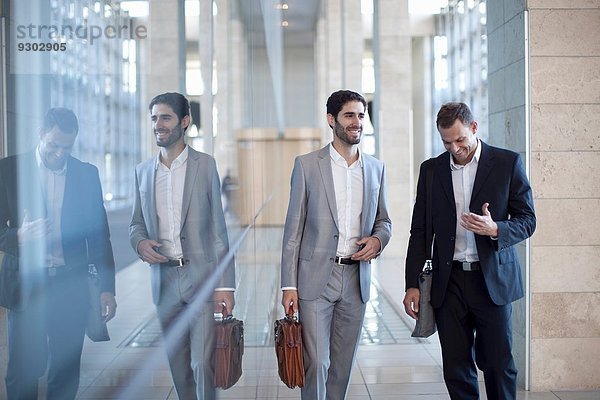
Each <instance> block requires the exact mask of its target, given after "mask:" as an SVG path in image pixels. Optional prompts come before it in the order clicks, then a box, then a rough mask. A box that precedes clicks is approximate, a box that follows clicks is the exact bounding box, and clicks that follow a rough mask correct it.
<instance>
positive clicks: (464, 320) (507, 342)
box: [435, 269, 517, 400]
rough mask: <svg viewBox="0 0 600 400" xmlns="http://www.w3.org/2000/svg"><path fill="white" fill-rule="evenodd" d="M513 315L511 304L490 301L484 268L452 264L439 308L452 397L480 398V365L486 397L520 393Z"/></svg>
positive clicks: (500, 399)
mask: <svg viewBox="0 0 600 400" xmlns="http://www.w3.org/2000/svg"><path fill="white" fill-rule="evenodd" d="M511 315H512V306H511V304H507V305H503V306H498V305H496V304H494V303H493V302H492V300H491V299H490V296H489V294H488V291H487V288H486V285H485V281H484V278H483V274H482V272H481V271H462V270H460V269H453V270H452V273H451V275H450V281H449V283H448V288H447V291H446V296H445V298H444V302H443V304H442V306H441V307H440V308H438V309H436V310H435V317H436V323H437V326H438V331H439V338H440V344H441V346H442V360H443V369H444V380H445V382H446V387H447V388H448V392H449V394H450V398H451V399H456V400H476V399H479V387H478V384H477V369H476V365H477V367H479V369H481V370H482V371H483V373H484V379H485V388H486V394H487V398H488V400H511V399H515V398H516V381H517V369H516V367H515V363H514V360H513V357H512V352H511V348H512V321H511Z"/></svg>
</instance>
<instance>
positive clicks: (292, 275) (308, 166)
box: [281, 145, 392, 302]
mask: <svg viewBox="0 0 600 400" xmlns="http://www.w3.org/2000/svg"><path fill="white" fill-rule="evenodd" d="M362 160H363V210H362V217H361V222H360V229H361V237H365V236H375V237H377V238H378V239H379V240H380V241H381V250H383V248H384V247H385V246H386V245H387V243H388V242H389V240H390V236H391V228H392V223H391V221H390V218H389V216H388V211H387V207H386V203H385V173H384V166H383V163H382V162H381V161H379V160H377V159H375V158H373V157H371V156H369V155H367V154H362ZM337 215H338V214H337V204H336V199H335V189H334V186H333V172H332V170H331V157H330V155H329V145H327V146H325V147H324V148H322V149H320V150H317V151H314V152H312V153H309V154H305V155H303V156H299V157H296V160H295V163H294V170H293V172H292V179H291V191H290V202H289V206H288V211H287V217H286V220H285V228H284V234H283V252H282V257H281V286H282V287H297V288H298V297H299V298H301V299H305V300H314V299H316V298H317V297H319V295H321V293H322V292H323V290H324V289H325V286H326V285H327V282H328V281H329V277H330V276H331V272H332V271H333V267H334V258H335V256H336V251H337V246H338V235H339V226H338V221H337ZM370 285H371V264H370V263H369V262H366V261H361V262H360V289H361V296H362V300H363V302H367V301H368V300H369V288H370Z"/></svg>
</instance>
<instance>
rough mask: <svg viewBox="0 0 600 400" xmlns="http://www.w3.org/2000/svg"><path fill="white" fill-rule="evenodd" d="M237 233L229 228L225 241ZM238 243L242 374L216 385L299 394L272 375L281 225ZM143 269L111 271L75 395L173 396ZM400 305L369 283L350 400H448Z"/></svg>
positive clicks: (267, 394) (242, 391)
mask: <svg viewBox="0 0 600 400" xmlns="http://www.w3.org/2000/svg"><path fill="white" fill-rule="evenodd" d="M240 232H241V231H237V232H234V233H233V234H232V236H234V238H233V240H232V242H235V235H239V234H240ZM240 243H241V244H240V247H239V249H238V254H237V267H236V268H237V278H238V287H237V291H236V302H237V304H236V307H235V312H234V315H235V317H236V318H238V319H242V320H244V324H245V340H246V349H245V353H244V359H243V365H244V372H243V375H242V377H241V379H240V381H239V382H238V383H237V384H236V385H235V386H233V387H232V388H230V389H228V390H224V391H219V393H218V394H219V398H222V399H299V398H300V391H299V390H298V389H295V390H292V389H288V388H287V387H286V386H285V385H283V384H282V383H281V382H280V381H279V378H278V376H277V370H276V360H275V354H274V350H273V347H272V337H271V329H272V326H273V321H274V319H275V318H280V317H281V316H282V314H283V310H282V307H281V306H280V305H279V301H280V292H279V282H278V279H279V278H278V275H279V274H278V265H279V257H280V255H279V250H278V249H279V246H280V244H281V232H280V229H276V228H263V229H260V230H256V231H252V232H251V233H250V234H249V235H248V236H247V237H246V238H245V239H244V240H243V241H240ZM379 262H380V263H382V264H384V263H386V260H385V259H383V260H381V261H379ZM149 275H150V274H149V269H148V267H147V265H146V264H144V263H142V262H141V261H135V262H133V263H132V264H130V265H129V266H128V267H126V268H123V269H122V270H121V271H119V273H118V274H117V300H118V304H119V305H118V312H117V316H116V317H115V319H114V320H113V321H111V322H110V323H109V330H110V333H111V337H112V340H111V341H110V342H105V343H92V342H90V341H88V340H87V339H86V343H85V348H84V353H83V357H82V379H81V385H80V390H79V393H78V398H79V399H144V400H154V399H156V400H159V399H160V400H174V399H177V396H176V394H175V392H174V390H173V386H172V382H171V378H170V374H169V370H168V366H167V362H166V357H165V355H164V349H163V347H162V341H161V339H160V328H159V326H158V324H157V321H156V318H155V316H154V307H153V304H152V301H151V298H150V282H149V278H150V276H149ZM399 310H400V308H399V306H398V304H395V302H394V300H392V299H390V298H388V297H386V295H385V293H384V292H383V291H381V290H379V288H378V285H377V284H376V283H375V284H374V286H373V288H372V298H371V301H370V302H369V304H368V308H367V314H366V318H365V323H364V325H363V335H362V338H361V345H360V346H359V350H358V355H357V361H356V365H355V368H354V371H353V374H352V378H351V385H350V393H349V396H348V399H349V400H367V399H373V400H388V399H390V400H391V399H399V400H412V399H421V400H429V399H431V400H436V399H448V394H447V392H446V388H445V386H444V383H443V377H442V369H441V357H440V350H439V343H438V341H437V337H436V336H435V335H434V336H433V337H432V338H430V339H426V340H417V339H413V338H411V337H410V330H409V328H408V326H407V324H406V322H405V320H404V319H403V316H402V315H401V313H400V311H399ZM481 387H482V389H483V382H482V381H481ZM482 393H484V392H483V390H482ZM518 398H519V399H529V400H556V399H562V400H584V399H585V400H593V399H596V400H600V392H544V393H534V392H524V391H523V392H519V395H518ZM482 399H485V394H482ZM182 400H183V399H182Z"/></svg>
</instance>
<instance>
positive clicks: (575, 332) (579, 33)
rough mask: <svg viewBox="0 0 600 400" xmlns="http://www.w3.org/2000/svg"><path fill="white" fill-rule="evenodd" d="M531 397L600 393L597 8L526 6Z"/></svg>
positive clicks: (593, 3)
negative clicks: (534, 222)
mask: <svg viewBox="0 0 600 400" xmlns="http://www.w3.org/2000/svg"><path fill="white" fill-rule="evenodd" d="M527 8H528V9H529V27H530V28H529V32H530V85H531V86H530V87H531V101H530V103H531V182H532V186H533V190H534V196H535V205H536V211H537V216H538V228H537V231H536V234H535V235H534V237H533V239H532V246H531V260H532V262H531V287H530V289H531V389H532V390H548V389H583V388H598V387H600V307H599V304H600V235H599V234H598V222H599V221H600V173H599V172H598V171H599V168H600V134H599V133H598V132H599V126H600V40H598V37H599V36H600V1H597V0H588V1H585V0H579V1H577V0H572V1H550V0H546V1H543V0H529V1H528V2H527Z"/></svg>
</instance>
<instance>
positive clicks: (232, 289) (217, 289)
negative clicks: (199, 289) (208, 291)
mask: <svg viewBox="0 0 600 400" xmlns="http://www.w3.org/2000/svg"><path fill="white" fill-rule="evenodd" d="M215 292H235V288H231V287H218V288H216V289H215Z"/></svg>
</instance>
